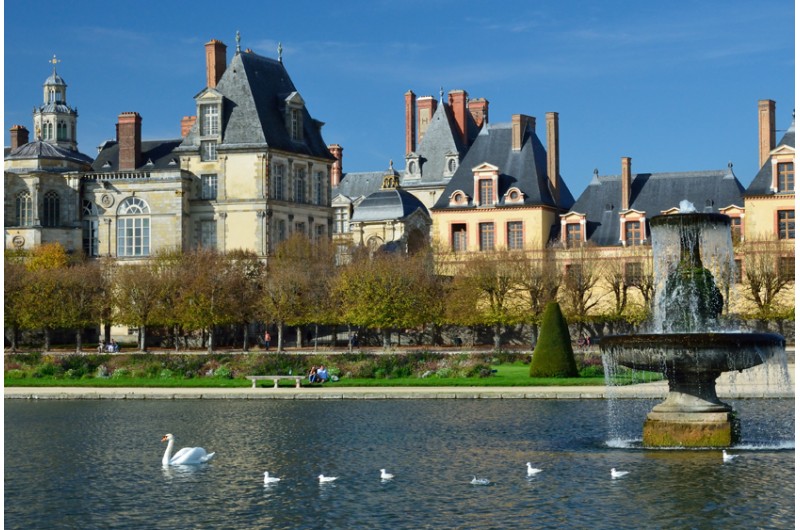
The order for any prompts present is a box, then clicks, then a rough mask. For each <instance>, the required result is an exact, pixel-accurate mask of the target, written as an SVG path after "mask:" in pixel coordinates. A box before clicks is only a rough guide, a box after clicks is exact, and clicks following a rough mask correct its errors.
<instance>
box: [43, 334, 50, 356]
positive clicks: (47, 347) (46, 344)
mask: <svg viewBox="0 0 800 530" xmlns="http://www.w3.org/2000/svg"><path fill="white" fill-rule="evenodd" d="M44 351H45V352H49V351H50V328H44Z"/></svg>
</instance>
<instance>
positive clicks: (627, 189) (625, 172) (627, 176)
mask: <svg viewBox="0 0 800 530" xmlns="http://www.w3.org/2000/svg"><path fill="white" fill-rule="evenodd" d="M630 207H631V157H629V156H623V157H622V205H621V206H620V210H621V211H623V212H624V211H626V210H629V209H630Z"/></svg>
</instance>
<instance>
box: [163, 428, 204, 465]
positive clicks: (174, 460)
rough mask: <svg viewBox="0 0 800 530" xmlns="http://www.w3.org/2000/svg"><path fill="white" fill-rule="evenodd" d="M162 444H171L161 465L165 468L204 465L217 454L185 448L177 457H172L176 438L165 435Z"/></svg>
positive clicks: (196, 448)
mask: <svg viewBox="0 0 800 530" xmlns="http://www.w3.org/2000/svg"><path fill="white" fill-rule="evenodd" d="M161 441H162V442H167V441H168V442H169V443H168V444H167V450H166V451H164V458H162V459H161V464H162V465H164V466H179V465H186V464H202V463H204V462H208V461H209V460H211V459H212V458H214V455H215V454H216V453H206V450H205V449H203V448H202V447H184V448H183V449H181V450H180V451H178V452H177V453H175V456H172V448H173V446H174V445H175V437H174V436H173V435H171V434H165V435H164V437H163V438H161Z"/></svg>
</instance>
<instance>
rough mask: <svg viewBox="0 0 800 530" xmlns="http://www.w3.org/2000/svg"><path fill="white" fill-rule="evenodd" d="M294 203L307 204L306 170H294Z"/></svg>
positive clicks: (299, 168) (297, 168) (300, 168)
mask: <svg viewBox="0 0 800 530" xmlns="http://www.w3.org/2000/svg"><path fill="white" fill-rule="evenodd" d="M294 202H306V170H305V168H302V167H296V168H294Z"/></svg>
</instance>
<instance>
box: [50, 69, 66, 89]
mask: <svg viewBox="0 0 800 530" xmlns="http://www.w3.org/2000/svg"><path fill="white" fill-rule="evenodd" d="M44 84H45V85H60V86H67V83H66V81H64V78H63V77H61V76H60V75H58V74H57V73H56V71H55V70H53V73H52V74H50V77H48V78H47V79H45V80H44Z"/></svg>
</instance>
